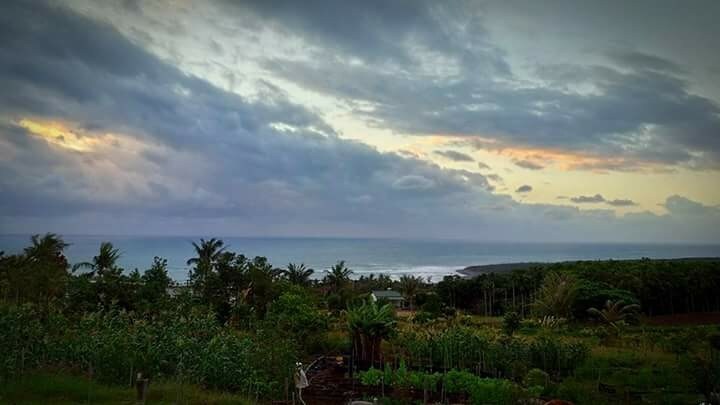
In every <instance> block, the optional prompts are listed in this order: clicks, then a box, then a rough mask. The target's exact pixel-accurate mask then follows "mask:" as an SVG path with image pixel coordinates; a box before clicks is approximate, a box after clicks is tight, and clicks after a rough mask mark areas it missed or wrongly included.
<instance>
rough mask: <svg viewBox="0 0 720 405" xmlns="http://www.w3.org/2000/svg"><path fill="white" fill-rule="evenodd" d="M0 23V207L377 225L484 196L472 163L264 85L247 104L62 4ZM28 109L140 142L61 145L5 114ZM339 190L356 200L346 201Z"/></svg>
mask: <svg viewBox="0 0 720 405" xmlns="http://www.w3.org/2000/svg"><path fill="white" fill-rule="evenodd" d="M0 27H1V28H0V29H1V30H2V38H3V41H4V42H3V46H2V47H1V48H0V87H2V88H3V89H5V90H8V91H5V92H4V93H3V96H2V97H1V98H0V119H1V121H0V122H1V123H2V127H0V142H2V144H3V151H8V152H9V156H11V158H4V159H2V160H1V161H0V170H1V171H2V173H3V176H2V178H0V187H1V188H2V190H3V193H4V194H6V195H7V197H5V198H3V201H2V204H1V207H2V212H3V215H18V216H26V215H27V216H32V215H35V216H45V217H53V216H62V217H66V216H68V215H73V214H76V213H78V214H79V213H86V212H113V213H116V214H120V213H135V214H142V215H151V216H156V217H164V216H178V217H185V218H203V217H205V218H213V217H214V218H219V217H224V216H231V217H238V218H243V219H245V220H246V221H249V222H254V223H259V222H262V221H279V222H280V223H282V221H287V220H288V219H293V218H298V217H300V216H302V217H308V218H314V219H315V220H316V221H317V222H318V223H323V222H332V221H344V222H348V221H349V222H353V221H354V222H360V223H373V222H375V223H387V222H388V220H389V219H394V220H402V218H403V216H404V215H410V216H416V215H417V216H419V217H424V216H426V215H427V213H429V212H434V213H435V214H434V217H435V218H436V220H437V221H443V220H448V218H454V217H457V218H460V217H461V216H462V213H463V212H464V210H465V209H466V208H462V207H463V206H464V204H465V201H466V200H467V199H468V198H469V196H470V195H473V196H474V198H478V197H479V198H481V199H483V198H488V199H493V198H494V197H492V196H491V195H490V194H489V192H488V190H491V189H492V187H491V186H490V185H489V184H488V183H487V181H486V179H485V178H484V177H483V176H481V175H479V174H477V173H470V172H466V171H457V170H442V169H440V168H439V167H437V166H435V165H432V164H429V163H425V162H422V161H419V160H417V159H403V158H400V157H398V156H397V155H395V154H381V153H378V152H377V151H376V150H375V149H373V148H371V147H369V146H367V145H364V144H361V143H358V142H351V141H345V140H341V139H340V138H338V137H337V136H336V133H335V131H334V130H333V128H331V127H330V126H329V125H328V124H327V123H325V122H324V121H323V120H322V119H321V118H319V117H318V116H317V115H315V114H314V113H312V112H310V111H308V110H307V109H305V108H303V107H301V106H298V105H294V104H291V103H289V102H288V101H287V100H286V99H285V98H284V96H283V94H282V91H279V90H278V89H274V88H273V87H272V86H267V88H266V90H264V93H263V97H262V101H258V102H249V101H247V100H245V99H243V98H241V97H239V96H237V95H235V94H231V93H227V92H225V91H222V90H219V89H217V88H216V87H213V86H211V85H210V84H208V83H207V82H205V81H203V80H200V79H198V78H196V77H193V76H188V75H186V74H184V73H182V72H180V71H179V70H178V69H177V68H175V67H173V66H171V65H168V64H167V63H165V62H162V61H160V60H159V59H158V58H157V57H155V56H153V55H151V54H149V53H148V52H146V51H144V50H143V49H141V48H140V47H138V46H137V45H134V44H132V43H131V42H130V41H128V40H127V39H126V38H124V37H123V36H121V35H120V34H119V33H118V32H117V31H116V30H114V29H113V28H112V27H110V26H107V25H105V24H101V23H97V22H93V21H91V20H89V19H87V18H85V17H82V16H79V15H77V14H75V13H73V12H72V11H69V10H67V9H65V8H61V7H52V6H47V5H44V4H43V3H40V2H35V3H8V4H3V13H2V16H1V17H0ZM104 55H106V56H104ZM25 117H30V118H32V119H35V120H42V119H49V120H57V119H59V120H63V121H67V122H71V123H77V125H78V126H79V128H80V130H79V131H78V136H81V137H84V136H90V137H92V136H99V135H95V134H99V133H104V132H105V131H108V132H112V133H120V134H125V136H131V137H134V138H135V139H136V140H137V141H138V142H139V143H140V144H141V145H144V146H143V148H144V149H142V150H140V151H139V153H135V152H133V151H131V150H127V149H125V147H124V146H123V141H122V140H121V141H119V142H117V141H115V142H114V143H113V144H108V145H107V146H104V147H105V148H106V149H107V150H105V149H104V150H100V151H93V152H87V153H85V152H77V151H71V150H67V149H63V148H62V147H60V146H57V145H53V144H49V143H48V142H46V141H44V140H42V139H41V138H39V137H37V136H34V135H30V134H28V133H27V132H26V130H25V129H23V128H20V127H19V126H18V125H17V124H15V122H17V120H19V119H21V118H25ZM276 124H283V125H284V126H285V127H287V128H290V129H291V130H290V131H282V130H278V129H276V128H277V126H276ZM100 140H101V139H100ZM104 176H108V177H104ZM338 195H340V196H344V198H347V200H348V201H355V202H358V201H361V202H363V204H360V205H358V204H354V205H353V207H348V206H347V204H343V203H338V202H337V196H338ZM418 198H420V200H418ZM455 206H457V207H460V209H458V210H457V212H454V211H453V207H455ZM451 220H452V219H451ZM458 220H459V219H458ZM316 231H317V230H316Z"/></svg>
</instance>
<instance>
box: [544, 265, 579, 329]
mask: <svg viewBox="0 0 720 405" xmlns="http://www.w3.org/2000/svg"><path fill="white" fill-rule="evenodd" d="M577 293H578V282H577V279H575V277H573V276H571V275H569V274H567V273H559V272H551V273H548V274H547V275H546V276H545V279H544V280H543V284H542V286H541V287H540V290H539V291H538V292H537V298H536V299H535V302H533V309H534V311H535V313H536V314H537V315H538V316H556V317H562V318H570V316H571V315H572V309H573V305H574V304H575V298H576V297H577Z"/></svg>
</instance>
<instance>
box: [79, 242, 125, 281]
mask: <svg viewBox="0 0 720 405" xmlns="http://www.w3.org/2000/svg"><path fill="white" fill-rule="evenodd" d="M120 256H121V255H120V250H119V249H116V248H115V247H114V246H113V244H112V243H110V242H102V243H101V244H100V252H99V253H98V255H97V256H94V257H93V259H92V262H82V263H77V264H76V265H74V266H73V271H76V270H77V269H81V268H85V269H90V271H89V272H88V275H89V276H91V277H92V276H94V275H95V274H98V275H100V276H103V275H105V274H108V273H111V272H112V273H120V271H119V270H120V269H119V268H118V267H117V261H118V260H119V259H120Z"/></svg>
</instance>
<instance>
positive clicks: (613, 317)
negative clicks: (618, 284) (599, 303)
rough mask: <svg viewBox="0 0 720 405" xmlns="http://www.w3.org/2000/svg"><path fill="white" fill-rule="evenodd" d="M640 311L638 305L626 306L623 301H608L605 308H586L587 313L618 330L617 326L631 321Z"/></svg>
mask: <svg viewBox="0 0 720 405" xmlns="http://www.w3.org/2000/svg"><path fill="white" fill-rule="evenodd" d="M638 311H640V305H637V304H628V305H626V304H625V302H624V301H622V300H619V301H615V302H613V301H610V300H608V301H607V302H605V308H603V309H597V308H588V310H587V312H588V313H589V314H590V315H592V316H594V317H596V318H598V319H600V320H601V321H602V322H604V323H606V324H608V325H610V326H612V327H613V328H614V329H616V330H617V329H619V324H620V323H621V322H625V321H626V320H628V319H631V318H633V317H634V316H635V314H636V313H637V312H638Z"/></svg>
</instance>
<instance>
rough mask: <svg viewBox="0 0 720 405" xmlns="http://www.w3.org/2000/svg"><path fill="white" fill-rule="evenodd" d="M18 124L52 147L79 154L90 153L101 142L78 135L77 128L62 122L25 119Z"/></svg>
mask: <svg viewBox="0 0 720 405" xmlns="http://www.w3.org/2000/svg"><path fill="white" fill-rule="evenodd" d="M17 124H18V125H19V126H21V127H23V128H25V129H26V130H27V131H28V132H29V133H30V134H32V135H34V136H37V137H39V138H42V139H44V140H45V141H47V142H48V143H50V144H52V145H55V146H59V147H61V148H64V149H70V150H74V151H77V152H89V151H91V150H93V149H94V147H95V146H96V145H97V143H98V142H99V141H98V140H97V139H94V138H93V137H89V136H82V135H78V131H77V129H76V128H73V127H72V126H71V125H70V124H67V123H64V122H62V121H46V120H36V119H30V118H23V119H21V120H20V121H18V122H17Z"/></svg>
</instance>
